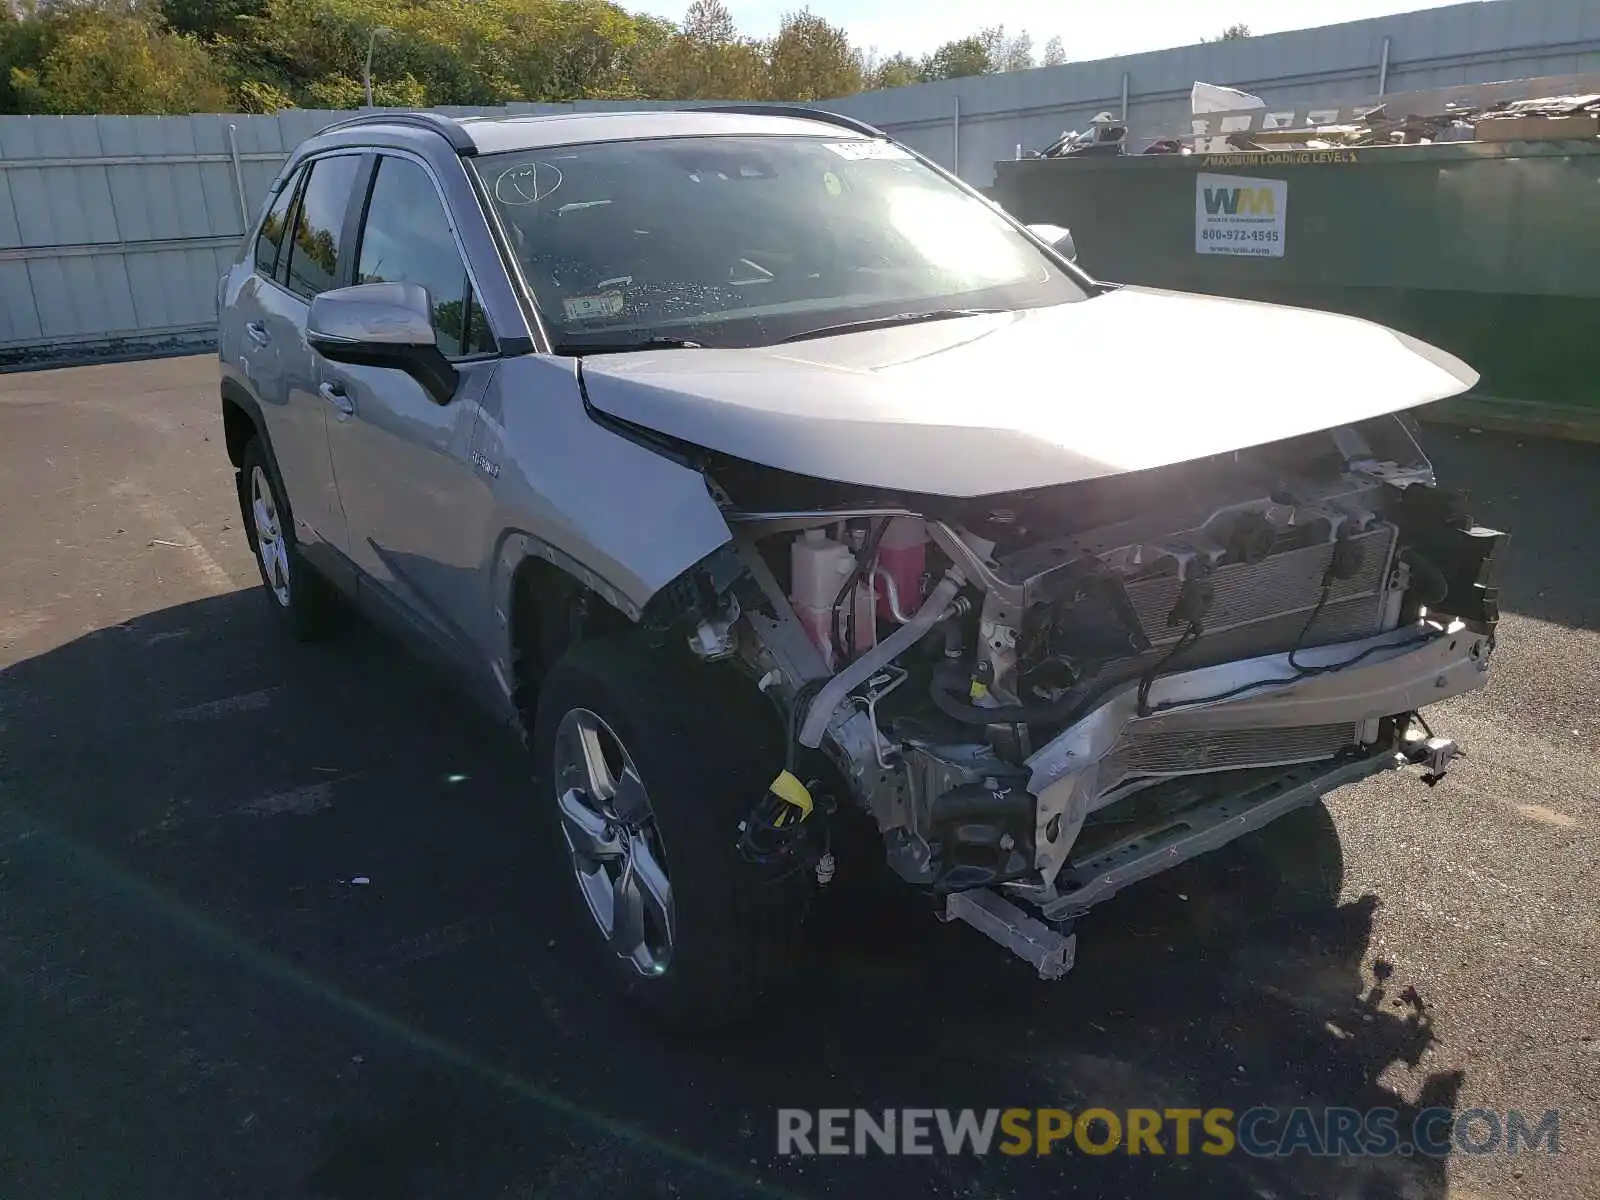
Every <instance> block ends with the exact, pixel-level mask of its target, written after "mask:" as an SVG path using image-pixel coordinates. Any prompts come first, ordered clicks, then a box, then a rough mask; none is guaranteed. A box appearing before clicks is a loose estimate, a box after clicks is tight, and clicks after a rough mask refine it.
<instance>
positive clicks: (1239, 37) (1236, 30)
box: [1200, 21, 1253, 42]
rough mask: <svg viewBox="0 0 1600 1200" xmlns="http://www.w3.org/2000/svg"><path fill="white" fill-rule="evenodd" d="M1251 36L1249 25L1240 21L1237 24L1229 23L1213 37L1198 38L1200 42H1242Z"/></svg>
mask: <svg viewBox="0 0 1600 1200" xmlns="http://www.w3.org/2000/svg"><path fill="white" fill-rule="evenodd" d="M1252 36H1253V35H1252V34H1251V32H1250V26H1248V25H1246V24H1244V23H1243V22H1242V21H1241V22H1240V23H1239V24H1237V25H1229V26H1228V27H1227V28H1226V29H1224V30H1223V31H1222V32H1221V33H1220V34H1218V35H1217V36H1216V37H1214V38H1207V37H1203V38H1201V39H1200V40H1201V42H1242V41H1244V40H1245V39H1246V38H1248V37H1252Z"/></svg>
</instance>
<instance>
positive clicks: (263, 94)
mask: <svg viewBox="0 0 1600 1200" xmlns="http://www.w3.org/2000/svg"><path fill="white" fill-rule="evenodd" d="M369 55H370V62H371V86H372V99H373V102H374V103H375V104H378V105H382V106H395V107H420V106H431V105H497V104H503V103H506V102H507V101H512V100H520V101H563V100H575V99H585V98H600V99H631V98H641V99H652V100H686V99H728V100H741V99H747V100H801V101H811V100H825V99H828V98H831V97H836V96H844V95H849V94H851V93H853V92H857V91H862V90H865V89H869V88H890V87H904V86H906V85H908V84H912V83H920V82H923V81H925V80H930V79H955V78H959V77H962V76H966V75H980V74H987V73H990V72H993V71H1010V70H1021V69H1024V68H1026V67H1030V66H1033V65H1034V54H1033V43H1032V39H1031V38H1029V36H1028V35H1027V34H1026V33H1019V34H1016V35H1014V36H1007V34H1006V32H1005V30H1004V28H1003V27H999V26H996V27H993V28H989V29H985V30H982V31H980V32H978V33H975V34H973V35H971V36H969V37H966V38H961V39H959V40H957V41H953V42H949V43H947V44H946V45H944V46H941V47H939V49H937V50H936V51H934V53H932V54H930V55H928V56H926V57H925V58H923V59H921V60H920V61H919V60H917V59H914V58H912V57H910V56H908V55H906V54H894V55H892V56H890V57H888V58H885V59H882V60H879V59H877V57H876V55H875V54H874V55H871V56H869V55H867V54H864V53H863V52H862V51H861V50H859V49H858V48H856V47H853V46H851V44H850V39H849V36H848V35H847V33H846V31H845V30H843V29H841V28H839V27H838V26H836V25H832V24H830V23H829V22H827V21H825V20H823V19H822V18H821V17H819V16H817V15H815V14H814V13H812V12H810V11H809V10H808V9H804V8H802V9H800V10H799V11H797V12H791V13H789V14H787V15H786V16H785V17H784V18H783V21H782V23H781V25H780V27H779V29H778V32H777V34H776V36H774V37H772V38H771V39H769V40H758V39H754V38H750V37H748V36H746V35H744V34H742V33H741V32H740V30H739V28H738V26H737V24H736V23H735V22H734V19H733V16H732V14H731V13H730V12H729V10H728V8H727V5H726V4H725V3H724V0H693V2H692V3H691V4H690V5H689V8H688V10H687V12H686V13H685V14H684V18H683V20H682V21H681V22H676V23H675V22H671V21H665V20H662V19H661V18H659V17H653V16H649V15H646V14H642V13H633V12H629V11H628V10H627V9H626V8H624V7H622V6H621V5H620V4H618V3H616V2H614V0H21V2H20V3H19V2H18V0H0V112H56V113H65V112H118V113H163V112H171V113H181V112H205V111H229V110H234V111H242V112H250V113H268V112H276V111H278V110H280V109H284V108H289V107H296V106H299V107H316V108H354V107H358V106H360V105H362V104H364V103H365V102H366V68H367V64H368V60H369ZM1063 58H1064V55H1063V54H1062V51H1061V44H1060V40H1059V39H1051V41H1050V43H1049V44H1047V45H1046V47H1045V53H1044V61H1045V63H1046V64H1049V63H1052V62H1059V61H1062V59H1063Z"/></svg>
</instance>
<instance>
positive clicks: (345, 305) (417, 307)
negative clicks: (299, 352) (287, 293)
mask: <svg viewBox="0 0 1600 1200" xmlns="http://www.w3.org/2000/svg"><path fill="white" fill-rule="evenodd" d="M435 332H436V331H435V330H434V327H433V306H432V305H431V304H430V303H429V302H428V293H427V291H426V289H424V288H421V287H418V286H417V285H416V284H414V283H362V284H357V285H356V286H355V287H346V288H335V289H334V290H333V291H331V292H323V293H322V294H321V295H320V296H318V297H317V298H316V299H314V300H313V301H312V302H311V312H310V314H309V315H308V316H307V317H306V341H307V342H308V343H310V345H311V348H312V349H313V350H315V351H316V352H317V353H318V354H320V355H322V356H323V357H324V358H327V359H331V360H332V361H334V362H341V363H350V364H351V365H352V366H358V367H388V368H390V369H392V370H396V371H404V372H405V373H406V374H407V375H409V376H411V378H413V379H415V380H416V381H417V382H418V383H420V384H421V385H422V387H423V389H424V390H425V391H427V393H428V395H429V396H431V397H432V398H433V400H434V402H435V403H437V404H448V403H449V402H450V399H451V397H452V396H454V395H455V393H456V369H455V367H453V366H451V364H450V360H449V359H448V358H446V357H445V356H444V352H443V351H442V350H440V349H439V345H438V342H437V341H436V340H435Z"/></svg>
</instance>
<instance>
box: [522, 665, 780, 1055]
mask: <svg viewBox="0 0 1600 1200" xmlns="http://www.w3.org/2000/svg"><path fill="white" fill-rule="evenodd" d="M709 674H710V672H709V669H708V668H706V667H705V666H703V665H702V664H700V663H698V662H694V661H692V660H683V661H678V660H675V659H673V658H671V657H669V656H667V655H665V654H663V653H661V652H660V651H657V650H653V649H649V648H646V647H643V646H640V645H638V644H637V643H636V642H635V641H634V639H632V638H629V637H623V638H619V639H615V640H601V641H594V642H588V643H583V644H580V645H578V646H577V647H575V648H574V649H573V650H571V651H569V652H568V653H567V654H566V655H565V656H564V657H563V658H562V659H561V660H560V661H559V662H558V663H557V664H556V665H555V667H554V668H553V669H552V670H551V672H550V674H549V676H548V677H547V678H546V679H545V681H544V684H543V687H542V688H541V693H540V700H539V709H538V716H537V720H536V723H535V730H534V739H533V744H534V750H535V753H536V754H537V755H538V759H537V762H538V767H539V772H540V776H541V778H540V786H539V792H538V794H537V796H536V805H537V807H538V811H539V813H540V814H541V820H542V823H543V824H544V826H545V832H546V834H547V840H548V842H549V843H550V846H551V848H552V850H553V851H554V854H555V859H556V863H557V870H558V871H560V872H561V873H562V874H564V875H566V876H567V877H568V878H570V879H571V880H572V885H571V886H570V887H569V894H570V896H571V897H572V900H573V903H572V904H571V908H572V910H573V913H574V923H575V925H576V926H577V936H578V938H579V939H580V940H581V941H582V942H583V943H584V944H585V946H586V948H587V949H586V953H587V954H588V955H589V956H590V957H592V958H593V959H595V960H596V961H597V963H598V966H599V968H600V970H601V971H602V973H603V974H604V975H605V976H606V977H607V978H608V979H609V981H610V983H611V984H612V985H613V986H614V987H615V988H616V989H617V990H619V991H621V992H622V993H623V994H624V995H625V996H626V997H627V998H629V999H630V1000H632V1001H634V1002H636V1003H637V1004H639V1005H640V1006H641V1007H643V1008H645V1009H646V1010H648V1011H649V1012H651V1013H652V1014H653V1015H655V1016H657V1017H659V1018H661V1019H662V1020H664V1021H665V1022H667V1023H668V1024H670V1025H673V1026H677V1027H681V1028H704V1027H707V1026H710V1025H715V1024H719V1023H722V1022H725V1021H728V1020H731V1019H734V1018H736V1017H738V1016H739V1015H741V1014H743V1013H744V1012H745V1011H747V1010H748V1009H749V1007H750V1006H751V1005H752V1004H753V1003H754V1002H755V1001H756V999H757V998H758V997H760V996H761V995H762V994H763V992H766V991H769V990H770V989H771V988H773V987H774V986H775V985H776V984H777V983H779V982H780V981H781V980H782V979H783V977H784V976H785V975H786V974H787V972H788V971H789V969H790V968H791V967H792V966H793V963H794V960H795V956H796V953H797V951H798V947H799V940H800V926H801V921H802V919H803V916H804V912H805V906H806V900H807V897H808V895H809V891H810V888H809V880H808V878H807V876H806V873H805V872H804V871H797V870H789V871H787V872H786V873H782V874H774V873H772V872H771V871H770V870H768V869H765V868H760V867H756V866H753V865H751V864H750V863H747V862H746V861H744V859H742V858H741V857H740V856H739V854H738V852H737V850H736V848H735V842H736V839H737V825H738V820H739V816H740V814H741V813H742V812H743V811H744V809H745V808H746V807H747V806H748V805H749V804H750V803H752V802H753V801H754V800H755V799H757V798H759V797H760V796H761V795H762V794H763V793H764V792H765V790H766V787H767V784H768V783H769V782H770V781H771V778H772V776H773V775H774V774H775V773H776V771H777V769H778V767H779V766H781V752H780V751H778V750H777V749H776V748H775V747H773V746H772V745H770V744H769V743H768V741H767V739H765V738H764V737H763V736H762V733H761V731H760V730H757V729H755V728H753V726H754V724H755V723H754V722H752V720H751V718H750V715H749V710H748V708H745V709H744V710H743V711H741V708H740V706H739V705H737V704H736V703H734V702H733V700H732V698H731V697H729V696H727V695H723V694H719V691H718V689H717V688H716V687H715V686H714V685H713V683H712V681H711V680H710V679H708V678H707V676H708V675H709Z"/></svg>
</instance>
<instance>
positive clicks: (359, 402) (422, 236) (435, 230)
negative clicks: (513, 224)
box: [321, 153, 498, 666]
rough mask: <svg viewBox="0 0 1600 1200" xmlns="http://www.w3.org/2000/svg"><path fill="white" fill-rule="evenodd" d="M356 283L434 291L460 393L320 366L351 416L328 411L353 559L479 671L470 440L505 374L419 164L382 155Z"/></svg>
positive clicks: (481, 471) (486, 495)
mask: <svg viewBox="0 0 1600 1200" xmlns="http://www.w3.org/2000/svg"><path fill="white" fill-rule="evenodd" d="M355 281H356V282H358V283H373V282H378V281H386V282H391V283H415V284H419V285H420V286H422V287H423V288H424V289H426V291H427V293H428V298H429V300H430V302H431V304H432V306H433V316H434V322H435V325H436V327H437V330H438V344H439V348H440V349H441V350H442V351H443V352H444V354H445V356H446V357H447V358H449V359H451V360H452V362H454V364H455V365H456V369H457V372H458V385H457V388H456V392H455V395H454V396H453V397H452V398H451V399H450V400H449V401H448V402H446V403H443V404H440V403H438V402H437V401H435V400H434V399H433V398H432V397H431V396H430V395H429V394H428V393H427V392H426V391H425V390H423V388H422V387H421V386H420V385H419V384H418V383H417V382H416V381H415V380H413V379H412V378H411V377H410V376H408V375H406V374H404V373H402V372H400V371H396V370H391V369H386V368H382V367H364V366H351V365H348V364H342V363H334V362H329V361H326V360H324V361H323V362H322V367H321V370H322V375H323V378H324V379H325V380H326V381H327V382H328V383H329V384H330V385H331V386H333V387H335V388H337V389H338V392H339V396H340V399H341V401H342V411H341V410H335V409H330V410H329V421H328V442H329V446H330V448H331V450H332V454H333V468H334V475H335V477H336V478H337V480H338V487H339V501H340V504H341V506H342V507H343V510H344V513H345V517H346V520H347V522H348V527H349V532H350V540H349V553H350V556H351V558H352V559H353V560H354V561H355V563H356V565H357V566H358V567H359V568H360V569H361V571H362V573H363V575H364V577H365V578H364V579H363V581H362V583H363V587H365V586H367V585H368V583H371V584H372V585H375V586H376V587H377V588H378V589H380V590H381V593H382V598H383V599H387V600H389V601H392V602H394V607H396V608H398V609H399V610H400V612H401V615H403V616H405V617H407V618H408V619H409V621H410V623H411V624H412V625H414V626H415V627H416V629H417V631H418V632H420V633H422V634H423V635H425V636H426V637H427V638H428V639H429V640H431V641H433V642H434V643H435V644H436V647H437V648H438V649H441V650H443V651H444V652H445V653H446V654H447V655H448V656H449V657H450V658H451V659H452V660H454V661H456V662H458V663H461V664H463V665H469V666H472V665H476V664H474V663H473V659H472V651H471V649H470V647H471V644H472V641H473V630H474V626H475V624H476V622H477V621H478V620H480V619H481V617H482V616H483V614H484V611H485V606H486V604H487V599H486V595H485V590H484V586H483V583H482V578H481V573H480V567H481V563H480V561H479V559H480V556H481V554H482V551H483V547H484V544H485V536H486V528H487V523H488V521H489V519H490V513H491V494H490V490H489V489H490V484H491V482H492V470H493V464H489V463H487V462H484V463H480V464H478V465H475V464H474V461H473V456H472V449H473V445H472V441H473V435H474V432H475V430H476V429H477V425H478V420H479V414H480V401H481V398H482V397H483V395H484V392H485V389H486V388H487V386H488V383H489V380H490V378H491V377H492V374H493V372H494V371H495V370H496V369H497V367H498V362H497V360H496V358H495V344H494V338H493V335H492V334H491V333H490V332H489V327H488V324H487V322H486V321H485V320H484V319H483V314H482V313H481V311H480V310H479V309H478V307H477V305H476V303H475V301H474V299H473V288H472V285H471V281H470V279H469V276H468V271H467V265H466V260H465V257H464V255H463V254H462V252H461V249H460V246H459V244H458V242H457V239H456V236H455V232H454V230H453V228H452V224H451V220H450V217H449V214H448V210H447V206H446V204H445V202H444V199H443V197H442V194H441V192H440V190H439V188H438V187H437V185H436V183H435V181H434V178H433V175H432V174H431V172H430V170H429V168H428V167H427V166H425V165H424V164H423V163H422V161H421V160H419V159H415V158H411V157H409V156H405V155H401V154H390V153H384V154H381V155H380V156H379V158H378V160H377V167H376V170H375V172H374V173H373V176H372V179H371V185H370V191H369V194H368V196H367V202H366V205H365V208H364V211H363V213H362V215H361V222H360V233H359V241H358V243H357V246H356V249H355ZM482 457H483V456H482V455H479V456H478V458H479V459H482Z"/></svg>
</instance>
